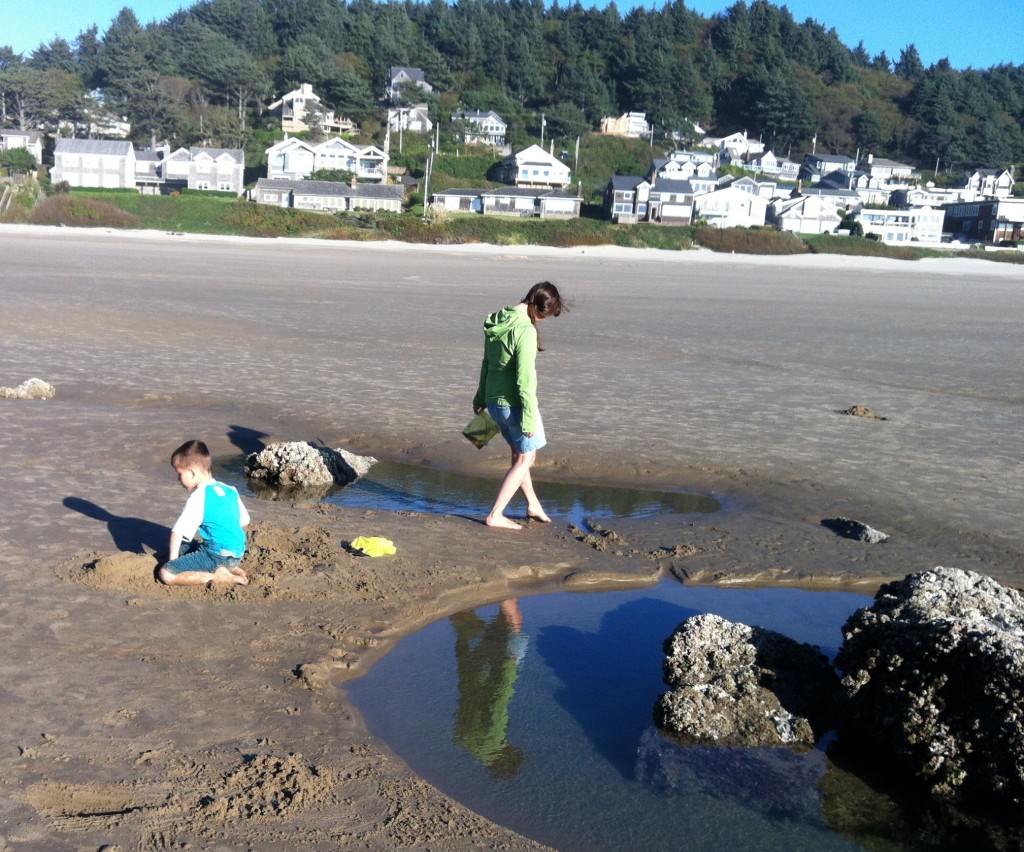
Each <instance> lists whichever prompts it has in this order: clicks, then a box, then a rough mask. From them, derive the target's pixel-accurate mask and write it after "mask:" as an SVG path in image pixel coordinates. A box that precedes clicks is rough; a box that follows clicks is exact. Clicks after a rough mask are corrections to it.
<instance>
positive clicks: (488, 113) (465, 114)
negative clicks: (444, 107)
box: [452, 109, 505, 124]
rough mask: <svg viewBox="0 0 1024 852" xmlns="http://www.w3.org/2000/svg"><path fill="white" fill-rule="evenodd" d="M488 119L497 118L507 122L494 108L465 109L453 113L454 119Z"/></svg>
mask: <svg viewBox="0 0 1024 852" xmlns="http://www.w3.org/2000/svg"><path fill="white" fill-rule="evenodd" d="M487 119H496V120H497V121H500V122H501V123H502V124H504V123H505V119H503V118H502V117H501V116H500V115H498V113H496V112H495V111H494V110H493V109H488V110H482V109H464V110H460V111H459V112H453V113H452V121H486V120H487Z"/></svg>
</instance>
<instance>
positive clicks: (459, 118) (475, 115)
mask: <svg viewBox="0 0 1024 852" xmlns="http://www.w3.org/2000/svg"><path fill="white" fill-rule="evenodd" d="M452 123H453V124H461V125H462V141H463V143H464V144H466V145H491V146H493V147H495V148H501V147H504V145H505V134H506V133H508V122H507V121H505V119H503V118H502V117H501V116H500V115H498V113H496V112H495V111H494V110H492V109H491V110H482V109H464V110H460V111H459V112H453V113H452Z"/></svg>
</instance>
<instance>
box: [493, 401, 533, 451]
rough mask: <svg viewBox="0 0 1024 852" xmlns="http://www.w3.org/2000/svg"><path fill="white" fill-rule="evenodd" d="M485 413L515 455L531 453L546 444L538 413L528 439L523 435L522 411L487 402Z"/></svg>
mask: <svg viewBox="0 0 1024 852" xmlns="http://www.w3.org/2000/svg"><path fill="white" fill-rule="evenodd" d="M487 411H488V413H489V414H490V415H491V417H493V418H494V422H495V423H497V424H498V429H499V431H500V432H501V437H502V438H504V439H505V440H506V441H508V443H509V444H510V445H511V447H512V449H514V450H515V451H516V452H517V453H532V452H534V451H535V450H539V449H540V448H541V447H543V446H544V445H545V444H547V439H546V438H545V437H544V424H543V423H541V420H540V412H539V411H538V412H537V425H536V426H535V427H534V429H533V436H532V437H529V438H527V437H526V435H524V434H523V427H522V423H523V409H521V408H510V407H509V406H507V405H498V404H497V403H494V402H489V403H487Z"/></svg>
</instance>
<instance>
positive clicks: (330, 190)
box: [256, 178, 405, 201]
mask: <svg viewBox="0 0 1024 852" xmlns="http://www.w3.org/2000/svg"><path fill="white" fill-rule="evenodd" d="M261 189H277V190H289V191H291V192H292V193H294V194H295V195H336V196H338V197H340V198H382V199H389V198H390V199H398V200H399V201H401V200H403V199H404V198H405V193H404V191H403V190H402V187H400V186H394V185H392V184H380V183H357V184H356V185H355V186H352V184H350V183H348V182H341V181H330V180H284V179H282V178H259V179H258V180H257V181H256V191H257V192H259V191H260V190H261Z"/></svg>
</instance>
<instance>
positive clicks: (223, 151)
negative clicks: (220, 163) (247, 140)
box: [188, 148, 245, 163]
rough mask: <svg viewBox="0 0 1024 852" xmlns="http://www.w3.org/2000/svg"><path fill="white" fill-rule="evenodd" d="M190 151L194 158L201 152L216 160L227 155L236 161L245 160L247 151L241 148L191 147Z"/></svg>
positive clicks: (241, 161)
mask: <svg viewBox="0 0 1024 852" xmlns="http://www.w3.org/2000/svg"><path fill="white" fill-rule="evenodd" d="M188 153H189V155H190V156H191V157H192V159H193V160H194V159H195V158H196V157H198V156H199V155H200V154H206V155H207V156H209V157H210V158H211V159H214V160H217V159H220V158H221V157H223V156H224V155H227V156H228V157H230V158H231V159H232V160H234V161H235V162H236V163H244V162H245V152H244V151H243V150H242V149H241V148H189V149H188Z"/></svg>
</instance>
